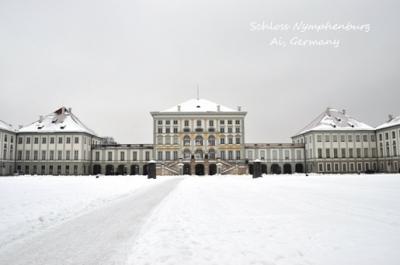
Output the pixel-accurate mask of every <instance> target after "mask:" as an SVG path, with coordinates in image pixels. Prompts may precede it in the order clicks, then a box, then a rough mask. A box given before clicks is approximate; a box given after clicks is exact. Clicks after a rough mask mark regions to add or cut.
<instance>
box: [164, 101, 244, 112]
mask: <svg viewBox="0 0 400 265" xmlns="http://www.w3.org/2000/svg"><path fill="white" fill-rule="evenodd" d="M217 111H218V112H239V110H235V109H231V108H228V107H226V106H223V105H220V104H217V103H214V102H212V101H209V100H206V99H202V98H200V99H196V98H193V99H189V100H187V101H185V102H183V103H181V104H178V105H175V106H173V107H171V108H169V109H166V110H163V111H160V112H217Z"/></svg>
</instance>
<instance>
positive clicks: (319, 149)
mask: <svg viewBox="0 0 400 265" xmlns="http://www.w3.org/2000/svg"><path fill="white" fill-rule="evenodd" d="M318 158H322V149H321V148H318Z"/></svg>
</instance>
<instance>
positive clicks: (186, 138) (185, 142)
mask: <svg viewBox="0 0 400 265" xmlns="http://www.w3.org/2000/svg"><path fill="white" fill-rule="evenodd" d="M183 145H184V146H189V145H190V136H189V135H185V137H183Z"/></svg>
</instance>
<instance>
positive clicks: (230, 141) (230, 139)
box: [228, 136, 233, 144]
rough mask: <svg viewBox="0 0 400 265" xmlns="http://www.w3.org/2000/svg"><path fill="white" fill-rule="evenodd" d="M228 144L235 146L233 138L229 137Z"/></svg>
mask: <svg viewBox="0 0 400 265" xmlns="http://www.w3.org/2000/svg"><path fill="white" fill-rule="evenodd" d="M228 144H233V137H232V136H229V137H228Z"/></svg>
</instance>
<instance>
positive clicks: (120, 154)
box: [119, 152, 125, 161]
mask: <svg viewBox="0 0 400 265" xmlns="http://www.w3.org/2000/svg"><path fill="white" fill-rule="evenodd" d="M119 159H120V160H121V161H125V152H120V153H119Z"/></svg>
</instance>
